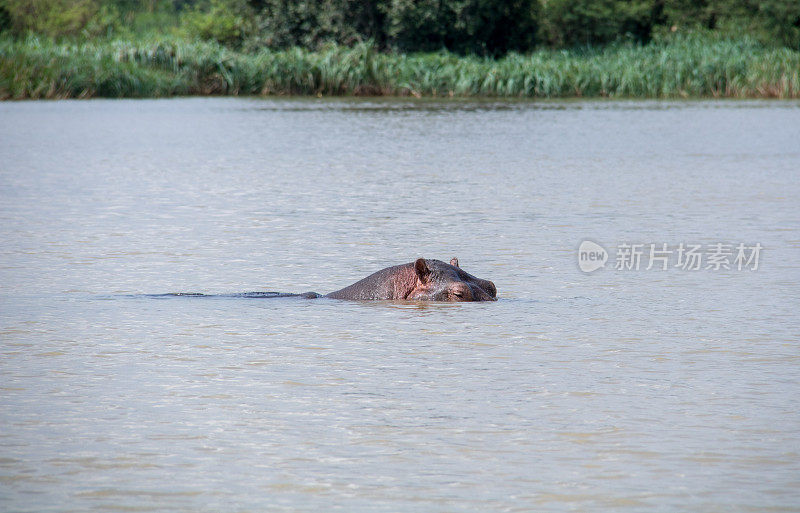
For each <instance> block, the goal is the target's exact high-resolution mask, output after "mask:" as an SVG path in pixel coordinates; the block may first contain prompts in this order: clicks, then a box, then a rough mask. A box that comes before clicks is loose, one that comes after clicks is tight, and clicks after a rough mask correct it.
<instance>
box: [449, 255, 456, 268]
mask: <svg viewBox="0 0 800 513" xmlns="http://www.w3.org/2000/svg"><path fill="white" fill-rule="evenodd" d="M450 265H452V266H453V267H458V259H457V258H456V257H453V258H451V259H450Z"/></svg>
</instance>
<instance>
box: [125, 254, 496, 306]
mask: <svg viewBox="0 0 800 513" xmlns="http://www.w3.org/2000/svg"><path fill="white" fill-rule="evenodd" d="M145 296H147V297H152V298H168V297H177V296H180V297H192V298H215V297H216V298H220V297H229V298H231V297H232V298H249V299H268V298H289V297H293V298H304V299H316V298H319V297H327V298H331V299H347V300H352V301H370V300H373V301H374V300H408V301H497V289H496V288H495V286H494V283H492V282H490V281H489V280H482V279H480V278H476V277H475V276H472V275H471V274H469V273H466V272H464V271H462V270H461V268H460V267H459V266H458V259H457V258H453V259H452V260H450V263H449V264H446V263H444V262H442V261H441V260H426V259H424V258H418V259H417V260H416V261H414V262H411V263H408V264H403V265H395V266H393V267H387V268H386V269H383V270H381V271H378V272H376V273H374V274H370V275H369V276H367V277H366V278H364V279H363V280H361V281H357V282H355V283H354V284H352V285H350V286H349V287H345V288H343V289H339V290H337V291H334V292H331V293H330V294H327V295H325V296H323V295H321V294H317V293H316V292H303V293H302V294H292V293H288V292H243V293H239V294H222V295H217V294H213V295H209V294H200V293H194V292H171V293H169V294H145ZM134 297H135V296H134Z"/></svg>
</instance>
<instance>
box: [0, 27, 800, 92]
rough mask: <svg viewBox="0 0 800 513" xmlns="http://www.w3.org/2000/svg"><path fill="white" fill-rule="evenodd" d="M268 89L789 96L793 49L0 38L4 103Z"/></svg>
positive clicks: (799, 79) (799, 73)
mask: <svg viewBox="0 0 800 513" xmlns="http://www.w3.org/2000/svg"><path fill="white" fill-rule="evenodd" d="M267 94H275V95H397V96H406V95H413V96H439V97H442V96H459V97H536V98H554V97H598V96H608V97H622V98H640V97H642V98H671V97H736V98H751V97H774V98H797V97H800V52H798V51H794V50H790V49H787V48H771V47H764V46H762V45H760V44H758V43H756V42H754V41H752V40H749V39H746V38H743V39H740V40H725V39H712V38H708V37H700V36H689V37H680V38H673V39H672V40H669V41H666V42H656V43H651V44H649V45H647V46H635V45H613V46H608V47H605V48H599V49H584V50H570V51H563V50H562V51H553V50H540V51H536V52H533V53H530V54H525V55H520V54H509V55H507V56H506V57H503V58H500V59H489V58H481V57H473V56H466V57H465V56H458V55H454V54H450V53H446V52H440V53H427V54H394V53H382V52H377V51H375V49H374V48H373V47H372V46H371V45H370V44H368V43H365V44H360V45H357V46H355V47H342V46H330V47H327V48H324V49H322V50H319V51H308V50H304V49H300V48H293V49H289V50H281V51H270V50H263V51H260V52H256V53H240V52H235V51H233V50H230V49H228V48H225V47H222V46H219V45H217V44H213V43H208V42H189V41H184V40H180V39H171V40H161V41H157V40H142V41H88V42H81V43H69V42H65V43H55V42H52V41H50V40H47V39H39V38H36V37H28V38H27V39H21V40H14V39H11V38H0V98H2V99H24V98H85V97H93V96H101V97H156V96H173V95H267Z"/></svg>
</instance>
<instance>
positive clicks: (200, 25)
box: [182, 0, 253, 47]
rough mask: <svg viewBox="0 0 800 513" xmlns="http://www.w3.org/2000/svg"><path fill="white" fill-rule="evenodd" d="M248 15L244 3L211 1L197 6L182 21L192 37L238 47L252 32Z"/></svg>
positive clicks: (227, 0) (228, 0) (226, 0)
mask: <svg viewBox="0 0 800 513" xmlns="http://www.w3.org/2000/svg"><path fill="white" fill-rule="evenodd" d="M248 14H250V13H248V7H247V4H246V3H245V2H244V1H232V0H210V2H208V4H205V3H200V4H198V5H196V6H195V7H194V9H191V10H189V11H188V12H186V13H185V14H184V15H183V18H182V19H183V24H184V26H185V28H186V30H187V32H188V33H189V34H190V35H192V36H194V37H198V38H200V39H206V40H209V41H216V42H218V43H221V44H224V45H229V46H234V47H238V46H241V44H242V42H243V41H244V40H245V38H246V37H248V36H249V35H250V33H251V32H252V27H253V23H252V22H251V21H250V20H249V19H248Z"/></svg>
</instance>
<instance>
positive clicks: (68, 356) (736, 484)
mask: <svg viewBox="0 0 800 513" xmlns="http://www.w3.org/2000/svg"><path fill="white" fill-rule="evenodd" d="M798 141H800V103H798V102H777V101H774V102H773V101H713V102H706V101H696V102H658V101H647V102H634V101H599V102H598V101H569V102H535V103H532V102H494V101H468V102H457V101H430V100H428V101H408V100H382V101H378V100H305V99H292V98H287V99H276V100H263V99H230V98H224V99H172V100H129V101H128V100H125V101H109V100H91V101H59V102H21V103H9V102H6V103H0V387H1V388H0V510H3V511H9V512H10V511H88V510H92V511H120V510H126V511H191V512H198V511H209V512H211V511H215V512H216V511H309V512H311V511H331V510H333V509H336V508H339V509H341V510H342V511H348V512H354V511H364V512H375V511H385V512H395V511H409V512H412V511H465V512H466V511H545V512H546V511H553V512H560V511H645V510H646V511H664V512H675V511H725V512H730V511H766V510H770V511H798V510H799V509H798V507H799V506H798V505H800V492H799V491H798V490H800V414H799V413H798V407H797V398H798V396H800V383H799V382H800V348H799V347H798V346H799V345H800V323H798V314H797V312H798V299H800V288H799V287H798V281H799V280H800V144H799V143H798ZM587 239H588V240H592V241H595V242H597V243H599V244H601V245H602V246H603V247H604V248H606V249H607V250H608V251H609V253H610V254H611V256H610V259H609V261H608V262H607V264H606V267H605V268H603V269H600V270H598V271H596V272H593V273H590V274H587V273H583V272H581V270H580V269H579V268H578V262H577V248H578V246H579V244H580V243H581V242H582V241H583V240H587ZM650 243H655V244H658V245H659V246H660V245H661V244H662V243H664V244H668V245H669V247H670V248H671V249H675V247H676V246H677V245H678V244H680V243H686V244H689V243H694V244H700V245H702V246H703V247H704V248H706V247H709V246H711V245H714V244H717V243H724V244H731V245H736V244H739V243H744V244H747V245H754V244H756V243H758V244H761V245H762V246H763V251H762V252H761V253H760V261H759V268H758V269H757V270H751V269H743V270H741V271H740V270H738V269H736V268H735V266H733V268H731V269H727V270H726V269H724V268H722V269H719V270H714V269H705V268H702V269H700V270H698V271H688V270H683V269H680V268H676V267H674V266H671V267H670V268H669V269H667V270H661V269H660V268H658V267H656V268H652V269H650V270H645V269H644V267H646V262H645V261H644V260H643V262H642V268H641V269H640V270H638V271H637V270H635V269H619V270H617V269H615V268H614V267H615V262H614V251H615V250H616V249H617V248H618V246H619V245H621V244H645V245H647V244H650ZM648 247H649V246H645V248H648ZM419 256H424V257H427V258H438V259H441V260H445V261H448V260H449V259H450V258H451V257H453V256H457V257H458V258H459V260H460V263H461V266H462V267H463V268H464V269H465V270H466V271H467V272H469V273H471V274H474V275H476V276H479V277H481V278H486V279H490V280H492V281H494V283H495V284H496V285H497V289H498V297H499V301H497V302H495V303H476V304H466V303H465V304H417V303H390V302H376V303H350V302H341V301H335V300H328V299H319V300H302V299H296V298H272V299H266V298H263V297H258V294H256V295H255V296H250V297H248V296H236V295H235V294H237V293H241V292H250V291H255V292H259V291H283V292H304V291H309V290H314V291H316V292H320V293H326V292H330V291H333V290H336V289H338V288H341V287H343V286H345V285H348V284H350V283H352V282H354V281H356V280H358V279H360V278H362V277H364V276H366V275H368V274H370V273H371V272H374V271H376V270H378V269H381V268H383V267H386V266H389V265H395V264H399V263H404V262H410V261H412V260H414V259H415V258H417V257H419ZM646 257H647V254H645V255H644V257H643V258H644V259H645V260H646ZM704 267H705V262H704ZM170 292H184V293H186V292H197V293H204V294H211V295H215V296H216V297H210V298H207V297H203V298H200V297H190V296H180V297H161V298H157V297H151V296H148V294H162V293H170Z"/></svg>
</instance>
